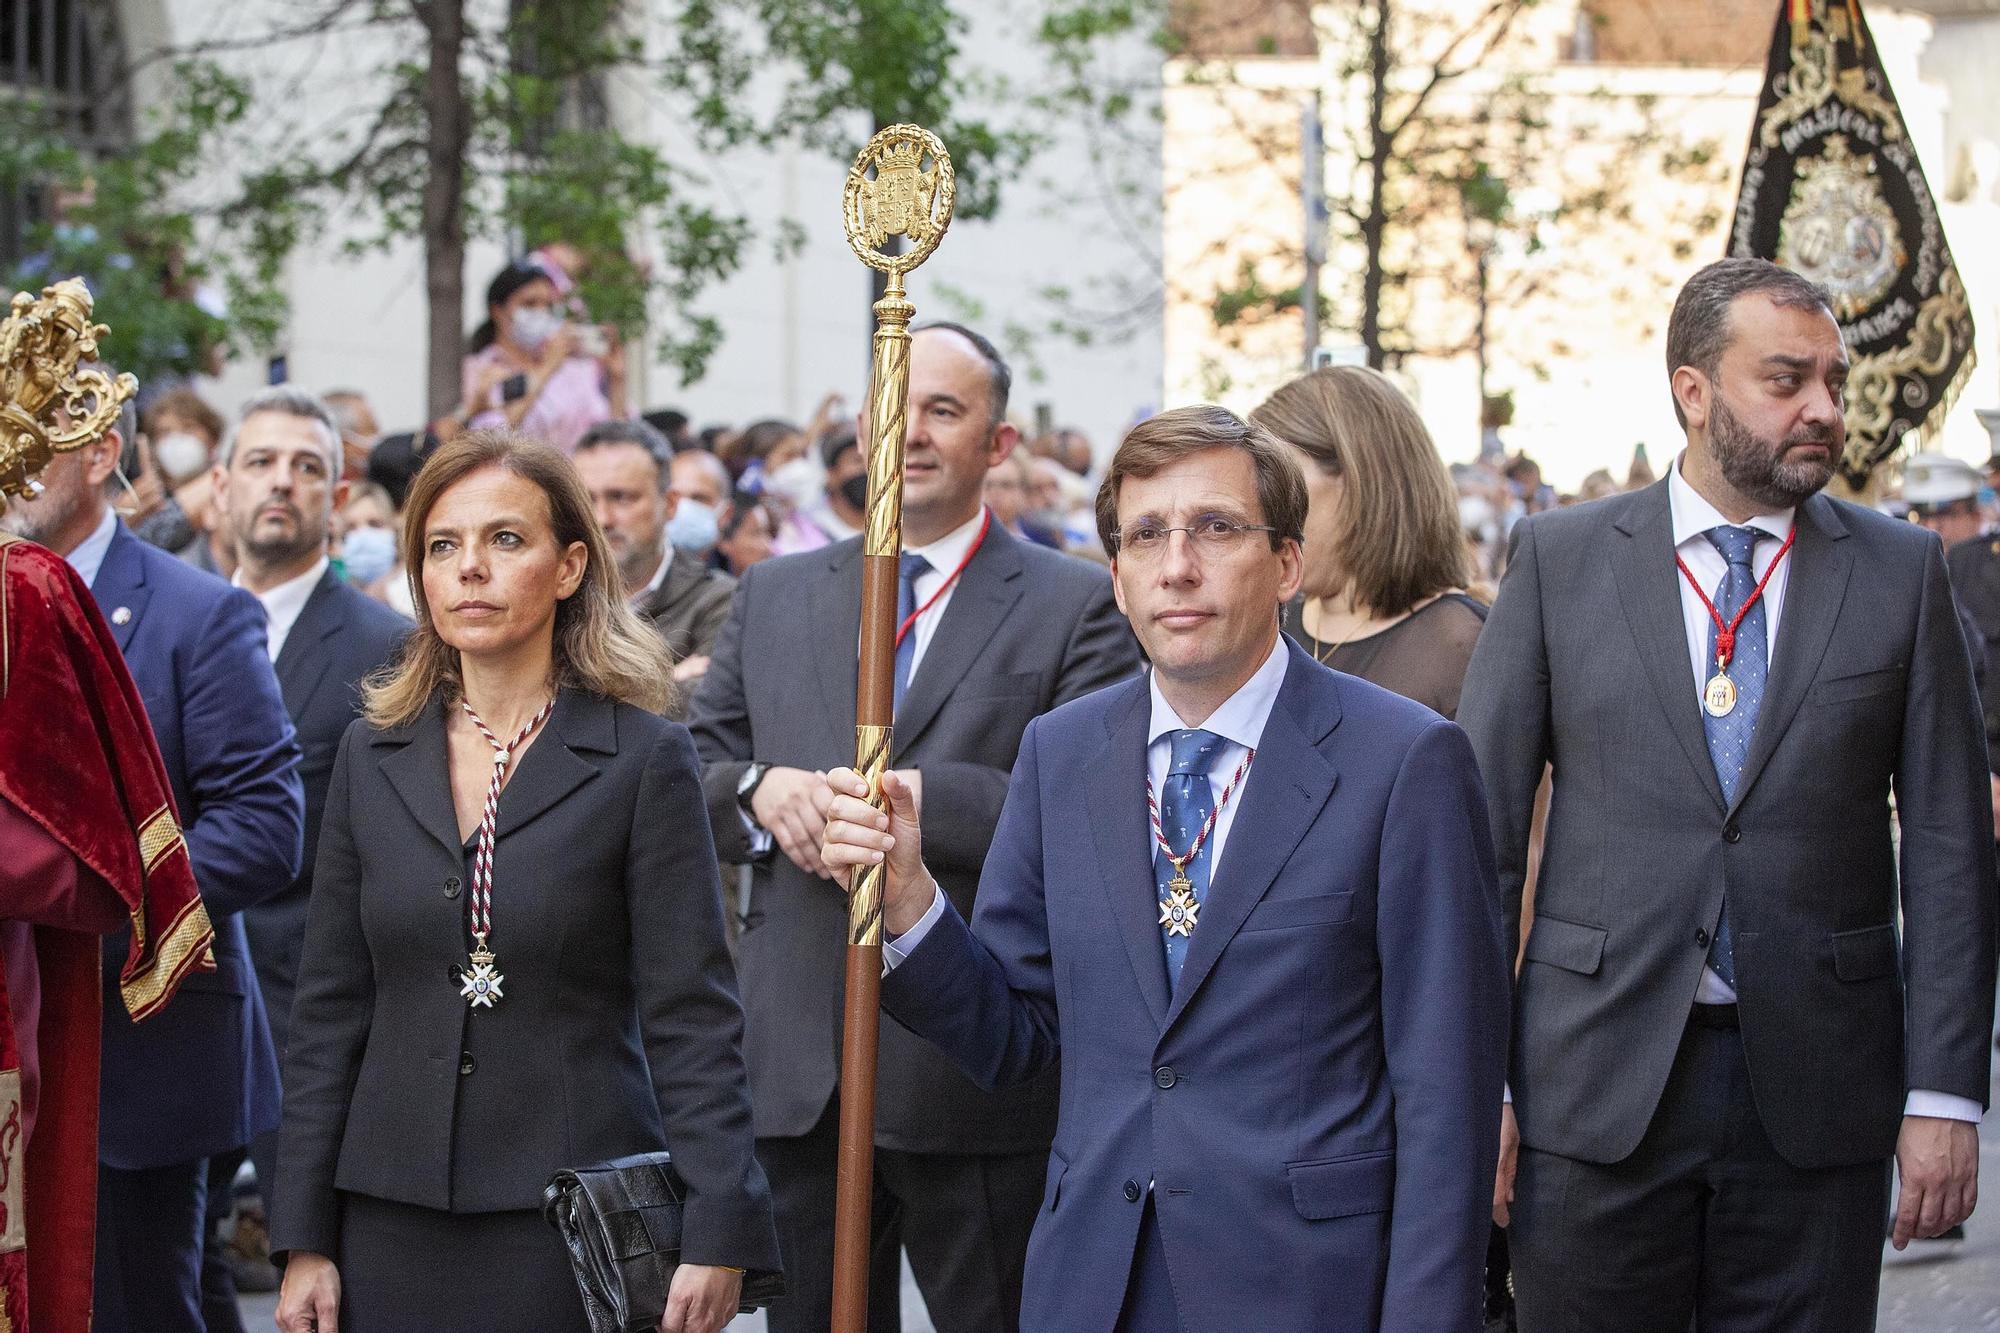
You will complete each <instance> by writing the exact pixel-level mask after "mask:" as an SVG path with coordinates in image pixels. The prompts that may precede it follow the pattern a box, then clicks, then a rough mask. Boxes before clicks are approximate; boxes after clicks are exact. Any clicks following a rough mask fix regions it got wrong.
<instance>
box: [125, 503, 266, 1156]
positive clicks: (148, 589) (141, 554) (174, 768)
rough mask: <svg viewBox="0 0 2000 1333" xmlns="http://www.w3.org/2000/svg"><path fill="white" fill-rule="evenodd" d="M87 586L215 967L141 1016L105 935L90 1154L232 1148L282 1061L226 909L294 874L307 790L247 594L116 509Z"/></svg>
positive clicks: (239, 931)
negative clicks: (154, 747) (159, 767)
mask: <svg viewBox="0 0 2000 1333" xmlns="http://www.w3.org/2000/svg"><path fill="white" fill-rule="evenodd" d="M90 590H91V592H92V594H93V595H95V596H96V598H97V605H98V607H99V609H101V610H102V611H103V612H104V615H105V618H106V619H107V620H109V621H110V623H111V632H112V634H113V635H115V636H116V637H117V639H118V646H119V647H120V648H122V649H123V650H124V652H125V661H126V665H128V666H129V667H131V669H132V679H133V681H134V682H136V683H137V685H138V686H139V696H140V698H141V699H142V700H143V701H144V702H145V705H146V716H147V718H148V719H149V720H150V721H151V722H152V724H153V735H154V736H155V737H156V738H157V739H158V741H159V743H160V756H161V757H162V758H163V759H165V760H166V764H167V778H168V781H169V782H170V783H171V784H172V786H173V790H174V804H175V805H176V806H177V807H178V808H179V810H180V816H181V826H182V828H183V829H184V830H185V831H186V836H187V844H188V852H189V854H190V856H191V858H192V860H193V862H194V878H195V883H196V884H197V885H198V886H199V887H200V889H201V898H202V902H203V904H204V905H205V906H206V907H207V908H208V915H209V919H210V921H211V922H213V924H214V926H215V970H214V971H212V972H206V971H197V972H192V973H190V974H189V975H188V978H187V980H186V981H184V982H182V983H181V988H180V993H179V994H178V995H176V996H175V997H174V1000H173V1003H171V1004H169V1005H167V1006H166V1008H164V1009H162V1010H161V1011H160V1012H159V1013H158V1014H156V1015H154V1016H153V1017H152V1018H149V1019H147V1020H146V1021H145V1022H144V1023H134V1022H133V1021H132V1019H131V1017H130V1016H129V1015H128V1014H127V1013H126V1012H125V1006H124V1004H123V1003H122V1002H121V1001H120V1000H119V998H118V989H117V979H118V968H119V967H120V966H121V965H122V964H123V962H124V959H125V950H126V948H127V947H128V939H127V936H126V934H125V933H124V932H120V933H119V934H117V935H115V936H112V937H111V938H109V939H107V940H106V941H105V946H104V947H105V958H104V1074H103V1085H102V1086H103V1107H102V1111H101V1113H100V1120H99V1131H98V1157H99V1159H100V1160H102V1161H103V1162H104V1163H105V1164H106V1165H109V1166H115V1167H122V1168H125V1169H127V1170H136V1169H139V1168H142V1167H152V1166H168V1165H171V1164H173V1163H176V1162H186V1161H190V1160H192V1159H194V1158H197V1157H207V1156H209V1155H211V1154H214V1153H218V1152H224V1151H227V1150H229V1149H232V1148H239V1147H242V1146H243V1145H244V1144H247V1143H248V1142H250V1140H251V1139H252V1138H254V1137H256V1136H257V1135H258V1134H261V1133H263V1132H264V1131H265V1130H268V1129H271V1128H273V1127H274V1126H276V1124H277V1123H278V1067H277V1063H276V1059H275V1057H274V1055H273V1053H272V1049H271V1034H270V1030H269V1028H268V1026H267V1024H266V1021H265V1017H264V1004H263V1000H262V999H261V998H260V997H259V995H258V993H257V985H256V979H255V977H254V976H253V975H252V973H251V969H250V952H249V948H248V946H247V945H246V944H245V943H244V935H243V923H242V921H241V920H240V919H239V917H238V916H237V913H239V912H241V911H242V910H243V909H244V908H245V907H246V906H248V905H249V904H251V903H253V902H256V901H257V900H258V899H260V898H263V897H266V896H267V895H270V894H273V893H277V892H279V891H280V890H282V889H284V888H285V886H287V885H288V884H290V883H291V882H292V877H293V876H295V875H296V874H297V873H298V869H299V856H300V846H299V841H300V828H301V824H302V821H303V819H304V813H303V810H304V798H303V796H302V795H301V793H300V788H299V777H298V763H299V749H298V746H297V744H296V743H295V742H294V740H293V736H292V723H291V719H290V718H288V717H287V716H286V715H285V705H284V703H283V702H282V701H281V700H280V699H279V697H278V681H277V677H276V676H274V675H273V674H272V672H271V660H270V657H269V655H268V653H267V652H266V649H265V646H264V645H265V620H264V608H263V607H261V606H259V605H258V603H257V599H256V598H254V597H252V596H251V595H250V594H249V593H247V592H244V591H243V590H242V589H240V588H231V587H230V586H229V585H228V584H226V583H223V582H221V581H220V580H219V579H216V578H214V577H212V576H210V575H207V574H204V573H202V572H201V571H200V570H197V569H193V568H190V567H189V566H187V565H185V564H183V563H181V561H179V560H177V559H175V558H174V557H173V556H171V555H169V554H167V553H166V552H165V551H161V550H158V549H156V548H154V547H151V546H148V545H146V543H144V542H142V541H140V540H139V539H138V538H136V537H134V536H133V535H132V534H131V533H130V532H128V531H126V529H125V525H124V524H123V523H120V524H119V526H118V532H117V535H116V536H115V537H113V538H112V541H111V549H110V550H109V551H107V552H106V553H105V556H104V564H103V566H102V567H101V568H100V569H99V570H98V572H97V580H96V582H95V583H93V584H92V585H91V589H90Z"/></svg>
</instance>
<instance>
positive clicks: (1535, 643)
mask: <svg viewBox="0 0 2000 1333" xmlns="http://www.w3.org/2000/svg"><path fill="white" fill-rule="evenodd" d="M1797 524H1798V537H1797V540H1796V542H1795V543H1794V545H1793V549H1792V553H1791V555H1790V557H1789V559H1790V560H1791V562H1792V567H1791V571H1790V574H1789V579H1788V583H1787V586H1786V590H1785V600H1784V606H1783V608H1782V612H1781V615H1780V618H1779V621H1778V629H1777V635H1776V638H1775V640H1774V641H1773V651H1772V660H1771V670H1770V677H1769V681H1768V683H1767V685H1766V686H1765V693H1764V703H1763V709H1762V711H1761V712H1760V713H1759V714H1758V718H1757V730H1756V733H1755V735H1754V736H1753V737H1752V738H1751V741H1750V753H1749V757H1748V759H1747V761H1746V763H1745V766H1744V770H1743V776H1742V779H1741V783H1740V785H1739V787H1738V788H1737V793H1736V800H1735V802H1734V803H1733V804H1725V803H1724V801H1723V798H1722V788H1721V786H1720V784H1719V783H1718V782H1717V780H1716V776H1715V766H1714V764H1713V762H1712V761H1711V760H1710V759H1709V754H1708V747H1707V742H1706V740H1705V739H1704V735H1703V731H1702V722H1701V707H1700V703H1699V701H1698V696H1697V694H1696V692H1695V679H1694V676H1693V673H1692V668H1691V664H1690V663H1689V660H1688V651H1687V635H1686V629H1685V622H1684V621H1683V619H1682V613H1681V602H1680V586H1679V583H1678V582H1677V580H1678V579H1679V578H1680V577H1681V576H1680V574H1679V572H1678V571H1677V570H1676V568H1675V565H1674V550H1673V523H1672V517H1671V513H1670V510H1669V504H1668V497H1667V482H1666V481H1661V482H1659V483H1657V484H1655V485H1653V486H1650V487H1648V488H1646V489H1645V490H1643V491H1639V492H1636V493H1634V494H1631V495H1624V496H1616V497H1613V498H1610V499H1606V500H1602V501H1599V502H1597V503H1595V504H1588V505H1579V506H1577V507H1575V508H1573V509H1564V510H1559V511H1555V512H1551V513H1546V514H1540V515H1537V516H1535V517H1533V518H1531V519H1528V520H1526V521H1525V522H1524V523H1523V524H1521V525H1520V527H1518V528H1517V529H1516V535H1515V538H1514V555H1513V559H1512V560H1511V561H1510V563H1509V564H1508V567H1507V576H1506V579H1505V580H1504V581H1503V582H1502V583H1501V585H1500V595H1499V598H1498V600H1496V601H1495V603H1494V606H1493V613H1492V615H1491V617H1490V618H1488V620H1487V622H1486V632H1485V634H1484V635H1482V636H1481V637H1480V640H1479V646H1478V648H1477V649H1476V650H1475V651H1474V653H1473V657H1472V669H1471V673H1470V675H1469V676H1468V677H1467V680H1466V684H1465V696H1464V701H1463V703H1462V704H1461V706H1460V709H1459V719H1460V721H1461V722H1463V723H1464V725H1465V729H1466V731H1467V732H1468V733H1469V734H1470V735H1471V737H1472V743H1473V747H1474V749H1475V750H1476V751H1477V752H1478V754H1479V762H1480V770H1481V772H1482V774H1483V775H1484V777H1485V779H1486V786H1487V791H1488V793H1489V796H1490V800H1491V813H1492V822H1493V834H1494V842H1495V846H1496V848H1497V851H1498V858H1499V864H1500V887H1501V893H1502V897H1503V901H1504V903H1505V906H1506V911H1507V922H1508V928H1509V936H1508V938H1509V939H1510V940H1511V939H1514V938H1517V932H1518V927H1519V922H1520V914H1521V894H1522V879H1523V875H1524V872H1525V868H1526V864H1527V854H1528V827H1529V823H1530V821H1531V819H1532V817H1533V815H1532V812H1533V808H1534V798H1535V787H1536V785H1537V784H1538V783H1539V782H1540V781H1541V777H1542V771H1543V766H1544V764H1545V763H1552V764H1553V765H1554V766H1555V779H1554V795H1553V799H1552V801H1551V804H1550V808H1549V817H1548V832H1547V835H1546V842H1545V846H1544V850H1543V853H1542V861H1541V876H1540V878H1539V879H1538V880H1537V882H1536V888H1535V917H1534V923H1533V928H1532V931H1531V932H1530V934H1529V936H1528V942H1527V950H1526V960H1525V962H1523V964H1522V966H1521V971H1520V977H1519V980H1518V982H1517V986H1518V992H1517V997H1516V1004H1515V1021H1514V1045H1513V1056H1512V1069H1511V1078H1512V1086H1513V1094H1514V1109H1515V1113H1516V1115H1517V1116H1518V1117H1519V1120H1520V1126H1521V1139H1522V1142H1524V1143H1526V1144H1528V1145H1529V1146H1530V1147H1533V1148H1539V1149H1542V1150H1545V1151H1548V1152H1553V1153H1559V1154H1561V1155H1563V1156H1566V1157H1571V1158H1577V1159H1580V1160H1584V1161H1590V1162H1615V1161H1619V1160H1621V1159H1622V1158H1624V1157H1625V1156H1626V1155H1627V1154H1629V1153H1630V1152H1631V1151H1632V1149H1633V1148H1634V1147H1635V1146H1636V1145H1637V1144H1638V1142H1639V1139H1640V1136H1641V1135H1642V1134H1644V1132H1645V1129H1646V1126H1647V1124H1648V1122H1649V1121H1650V1120H1651V1119H1652V1116H1653V1112H1654V1109H1655V1108H1656V1107H1657V1106H1658V1104H1659V1101H1660V1096H1661V1093H1662V1090H1663V1089H1664V1087H1665V1085H1666V1081H1667V1073H1668V1070H1669V1068H1670V1067H1671V1066H1672V1064H1673V1060H1674V1053H1675V1050H1676V1049H1677V1048H1678V1047H1679V1045H1680V1040H1681V1033H1682V1031H1683V1029H1684V1028H1685V1027H1686V1025H1687V1019H1688V1010H1689V1007H1690V1006H1691V1005H1692V1003H1693V1001H1694V995H1695V988H1696V984H1697V982H1698V981H1699V979H1700V975H1701V969H1702V966H1703V963H1704V962H1705V960H1706V958H1707V955H1708V949H1707V938H1708V936H1707V931H1708V929H1709V928H1711V927H1713V925H1714V924H1715V921H1716V917H1717V915H1718V913H1719V912H1720V910H1721V907H1722V901H1723V897H1724V895H1725V894H1727V895H1728V900H1729V913H1730V921H1731V925H1732V927H1733V929H1734V932H1735V941H1736V989H1737V996H1738V1014H1739V1017H1740V1021H1741V1024H1742V1034H1743V1052H1744V1056H1745V1058H1746V1059H1747V1061H1748V1064H1749V1071H1750V1088H1751V1092H1752V1095H1753V1096H1754V1097H1755V1099H1756V1104H1757V1110H1758V1114H1759V1116H1760V1117H1761V1118H1762V1120H1763V1123H1764V1128H1765V1131H1766V1132H1767V1133H1768V1134H1769V1136H1770V1139H1771V1144H1772V1146H1773V1147H1774V1148H1776V1149H1777V1151H1778V1153H1779V1154H1780V1155H1781V1156H1783V1157H1784V1158H1785V1159H1786V1160H1787V1161H1788V1162H1790V1163H1792V1164H1793V1165H1795V1166H1799V1167H1807V1168H1810V1167H1821V1166H1835V1165H1841V1164H1851V1163H1859V1162H1867V1161H1874V1160H1879V1159H1882V1158H1885V1157H1887V1156H1888V1155H1889V1154H1890V1152H1891V1151H1893V1149H1894V1147H1895V1144H1896V1135H1897V1131H1898V1128H1899V1126H1900V1124H1901V1121H1902V1115H1903V1103H1904V1098H1905V1093H1906V1091H1907V1090H1908V1089H1911V1088H1927V1089H1932V1090H1935V1091H1938V1092H1946V1093H1953V1094H1956V1095H1959V1096H1962V1097H1969V1098H1971V1099H1972V1100H1974V1101H1977V1102H1982V1103H1983V1102H1984V1101H1985V1099H1986V1096H1987V1093H1988V1090H1989V1084H1988V1082H1987V1060H1988V1057H1989V1056H1990V1055H1991V1053H1992V1047H1991V1043H1992V1020H1993V977H1994V915H1995V912H1994V909H1995V903H1994V892H1993V885H1994V863H1993V833H1992V815H1991V812H1990V808H1989V802H1988V793H1987V781H1986V762H1985V754H1984V747H1983V745H1982V743H1981V728H1980V719H1979V710H1978V704H1977V702H1976V700H1975V699H1974V697H1973V688H1972V672H1971V669H1970V666H1969V664H1968V662H1967V657H1966V645H1965V640H1964V637H1963V636H1962V634H1961V633H1960V630H1959V624H1958V618H1957V615H1956V612H1955V610H1954V608H1953V604H1952V597H1951V587H1950V584H1949V583H1948V581H1947V579H1946V577H1945V567H1944V553H1943V551H1942V549H1941V548H1940V546H1939V543H1938V539H1937V538H1936V537H1935V536H1934V535H1932V534H1930V533H1928V532H1925V531H1924V530H1923V529H1921V528H1918V527H1915V526H1913V525H1911V524H1908V523H1899V522H1896V521H1895V520H1893V519H1889V518H1885V517H1883V516H1882V515H1880V514H1876V513H1874V512H1873V511H1871V510H1867V509H1862V508H1859V507H1857V506H1854V505H1850V504H1845V503H1842V502H1839V501H1835V500H1830V499H1828V498H1826V497H1825V496H1814V497H1813V498H1812V499H1809V500H1807V501H1806V502H1805V503H1804V504H1802V505H1800V506H1799V509H1798V517H1797ZM1892 791H1893V794H1894V797H1895V802H1896V806H1897V812H1898V815H1899V818H1900V823H1901V833H1902V847H1901V867H1900V875H1899V870H1898V865H1897V855H1896V845H1895V842H1894V841H1893V840H1892V838H1891V832H1890V821H1889V806H1890V796H1891V793H1892ZM1899 879H1900V885H1901V890H1900V894H1899V892H1898V883H1899ZM1899 906H1900V908H1901V913H1902V931H1901V938H1900V941H1899V939H1898V930H1897V915H1898V908H1899ZM1899 944H1900V947H1899ZM1906 1034H1907V1036H1906Z"/></svg>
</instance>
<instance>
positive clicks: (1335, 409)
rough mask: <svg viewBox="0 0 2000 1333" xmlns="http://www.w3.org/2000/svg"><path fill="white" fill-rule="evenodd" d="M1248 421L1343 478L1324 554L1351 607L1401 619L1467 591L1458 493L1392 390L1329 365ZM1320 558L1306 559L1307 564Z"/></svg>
mask: <svg viewBox="0 0 2000 1333" xmlns="http://www.w3.org/2000/svg"><path fill="white" fill-rule="evenodd" d="M1250 420H1252V421H1254V422H1256V423H1257V424H1258V425H1260V426H1262V427H1264V428H1265V429H1266V430H1268V431H1270V432H1271V433H1272V434H1273V435H1276V436H1277V437H1278V438H1279V439H1281V440H1284V441H1286V442H1287V443H1290V444H1294V445H1296V446H1298V448H1299V449H1301V450H1303V451H1304V453H1305V454H1306V456H1307V457H1309V458H1310V459H1312V461H1313V463H1314V464H1315V465H1316V466H1318V467H1319V468H1321V469H1322V470H1323V471H1326V472H1328V473H1331V474H1333V475H1335V476H1338V477H1341V478H1343V479H1344V480H1345V481H1346V483H1347V485H1346V488H1345V491H1344V493H1343V494H1342V497H1341V500H1340V510H1339V512H1338V513H1337V514H1335V515H1334V524H1333V543H1334V549H1333V551H1332V552H1331V553H1330V555H1328V556H1321V557H1320V558H1321V559H1327V558H1331V559H1333V560H1334V561H1336V562H1338V566H1339V568H1340V570H1341V572H1342V573H1344V574H1345V575H1346V576H1347V578H1348V580H1349V582H1350V587H1351V591H1352V595H1353V597H1354V599H1355V601H1357V602H1359V603H1361V604H1362V605H1365V606H1367V607H1368V608H1369V609H1370V610H1371V611H1373V612H1375V613H1376V614H1377V615H1384V616H1388V615H1396V614H1398V613H1399V612H1403V611H1407V610H1409V609H1410V608H1411V607H1412V606H1415V605H1416V604H1417V603H1418V602H1421V601H1422V600H1424V599H1425V598H1426V597H1431V596H1434V595H1436V594H1437V593H1441V592H1445V591H1447V590H1449V589H1452V588H1462V587H1464V586H1465V584H1466V581H1467V580H1468V579H1469V578H1470V577H1471V570H1470V568H1469V566H1468V563H1467V561H1466V557H1465V541H1464V538H1463V537H1462V536H1461V535H1460V533H1459V524H1458V491H1457V490H1456V488H1454V487H1453V486H1452V484H1451V475H1450V474H1449V473H1448V472H1446V471H1445V466H1444V460H1443V459H1441V458H1439V457H1438V451H1437V446H1436V445H1435V444H1433V443H1432V442H1431V434H1430V432H1429V431H1428V430H1426V429H1424V422H1423V418H1422V417H1420V416H1418V415H1417V409H1416V408H1415V407H1414V406H1412V405H1411V403H1410V400H1409V399H1408V398H1405V397H1404V396H1403V393H1402V391H1401V390H1400V389H1398V388H1397V387H1396V386H1395V385H1394V384H1391V383H1390V382H1389V381H1388V380H1387V379H1386V378H1384V377H1383V376H1382V375H1380V374H1378V373H1377V372H1375V371H1373V370H1367V369H1364V368H1362V367H1360V366H1327V367H1325V368H1324V369H1321V370H1315V371H1313V372H1312V373H1311V374H1308V375H1301V376H1299V378H1297V379H1295V380H1293V381H1292V382H1291V383H1290V384H1287V385H1285V386H1284V387H1283V388H1282V389H1279V390H1278V391H1277V392H1276V393H1274V394H1272V395H1271V396H1270V397H1269V398H1268V399H1266V400H1265V401H1264V404H1263V406H1261V407H1259V408H1257V409H1256V410H1255V411H1254V412H1252V413H1251V414H1250ZM1314 555H1315V553H1314V552H1312V551H1310V550H1308V551H1307V552H1306V553H1305V557H1306V559H1307V561H1311V560H1313V558H1314Z"/></svg>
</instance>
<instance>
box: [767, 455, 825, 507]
mask: <svg viewBox="0 0 2000 1333" xmlns="http://www.w3.org/2000/svg"><path fill="white" fill-rule="evenodd" d="M823 484H824V479H823V475H822V474H821V472H820V470H819V464H817V463H815V462H813V460H812V459H810V458H794V459H793V460H792V461H791V462H789V463H786V464H785V465H784V466H783V467H780V468H778V469H777V470H776V471H774V472H772V473H771V475H770V476H768V477H766V478H765V480H764V491H765V493H766V494H768V495H776V496H778V497H779V498H780V499H782V500H786V501H789V502H790V503H791V506H792V508H794V509H803V508H805V507H806V506H807V505H809V504H811V503H812V502H813V500H814V499H815V498H816V497H817V496H818V495H819V493H820V487H821V486H822V485H823Z"/></svg>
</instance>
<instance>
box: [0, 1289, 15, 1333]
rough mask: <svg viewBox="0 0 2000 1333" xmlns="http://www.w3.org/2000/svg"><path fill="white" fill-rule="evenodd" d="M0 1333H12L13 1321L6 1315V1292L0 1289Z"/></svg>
mask: <svg viewBox="0 0 2000 1333" xmlns="http://www.w3.org/2000/svg"><path fill="white" fill-rule="evenodd" d="M0 1333H14V1321H13V1319H12V1318H10V1317H9V1316H8V1314H7V1292H6V1290H5V1289H4V1288H0Z"/></svg>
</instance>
